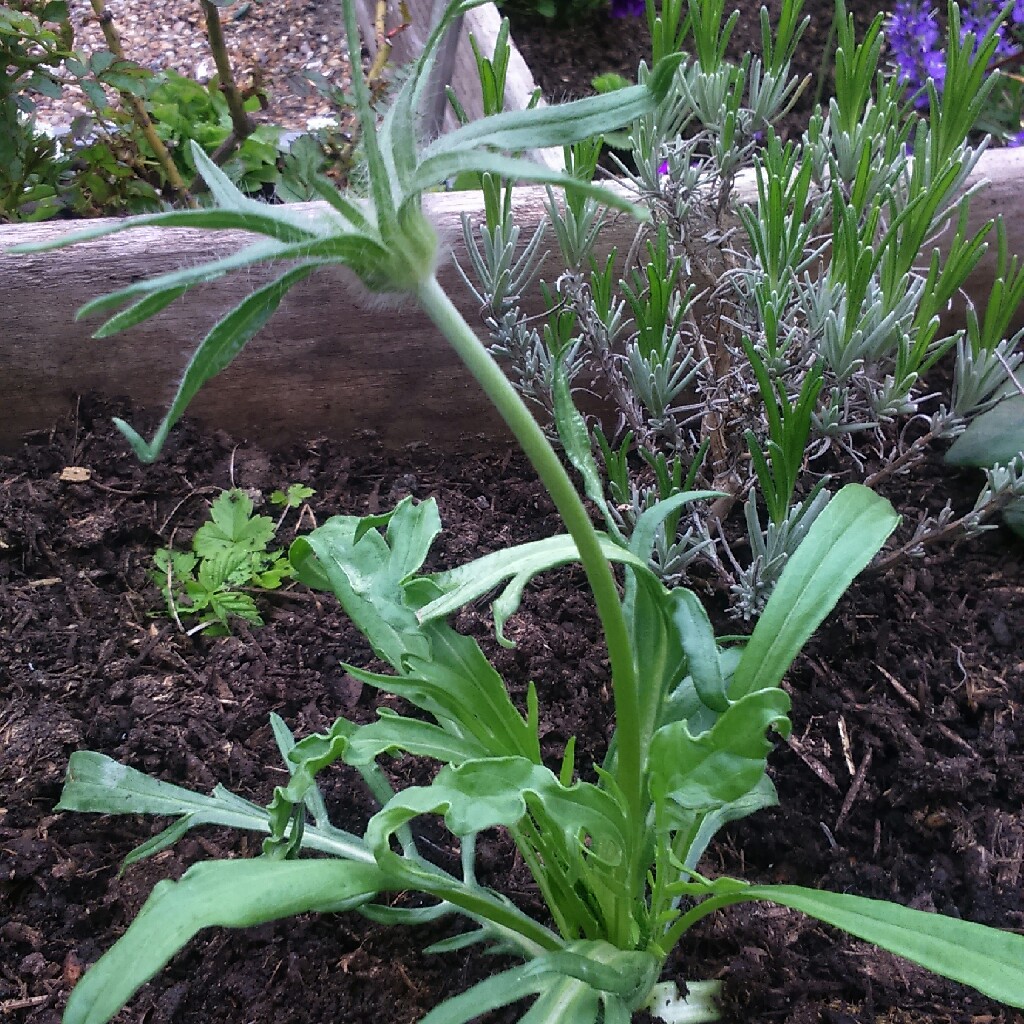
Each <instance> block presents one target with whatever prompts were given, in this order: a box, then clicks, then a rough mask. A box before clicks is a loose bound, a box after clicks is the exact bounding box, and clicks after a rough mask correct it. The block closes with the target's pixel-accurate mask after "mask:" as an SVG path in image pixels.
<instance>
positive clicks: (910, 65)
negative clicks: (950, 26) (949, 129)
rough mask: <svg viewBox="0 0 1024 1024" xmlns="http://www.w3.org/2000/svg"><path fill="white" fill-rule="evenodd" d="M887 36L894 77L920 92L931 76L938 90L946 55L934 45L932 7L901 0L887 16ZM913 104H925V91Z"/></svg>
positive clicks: (936, 36) (935, 29) (935, 31)
mask: <svg viewBox="0 0 1024 1024" xmlns="http://www.w3.org/2000/svg"><path fill="white" fill-rule="evenodd" d="M1022 2H1024V0H1022ZM887 37H888V40H889V46H890V47H891V48H892V54H893V58H894V59H895V61H896V69H897V77H898V79H899V81H901V82H902V83H903V84H904V85H906V87H907V91H908V92H914V93H917V92H920V90H921V89H922V88H923V87H924V85H925V84H926V83H927V82H928V80H929V79H931V81H933V82H934V83H935V88H936V90H938V91H939V92H941V91H942V85H943V82H944V81H945V78H946V55H945V54H944V53H943V52H942V50H941V49H940V48H939V47H938V45H937V44H938V42H939V23H938V19H937V18H936V16H935V10H934V8H931V7H929V8H927V9H922V8H921V7H919V6H918V5H917V3H916V0H900V3H898V4H896V7H895V9H894V10H893V13H892V14H891V15H890V17H889V25H888V32H887ZM914 105H915V106H917V107H919V108H923V107H926V106H928V97H927V95H926V94H924V93H921V94H920V95H919V96H918V97H917V99H916V100H915V101H914Z"/></svg>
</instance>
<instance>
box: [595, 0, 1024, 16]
mask: <svg viewBox="0 0 1024 1024" xmlns="http://www.w3.org/2000/svg"><path fill="white" fill-rule="evenodd" d="M1021 2H1022V3H1024V0H1021ZM646 10H647V4H646V2H645V0H610V6H609V11H608V13H609V14H610V15H611V16H612V17H613V18H639V17H641V15H643V13H644V12H645V11H646Z"/></svg>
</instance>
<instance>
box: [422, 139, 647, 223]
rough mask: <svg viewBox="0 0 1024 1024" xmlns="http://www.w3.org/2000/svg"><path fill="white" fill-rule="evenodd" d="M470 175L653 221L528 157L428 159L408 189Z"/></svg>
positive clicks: (477, 152) (484, 154) (480, 154)
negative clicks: (590, 201)
mask: <svg viewBox="0 0 1024 1024" xmlns="http://www.w3.org/2000/svg"><path fill="white" fill-rule="evenodd" d="M474 123H477V122H474ZM442 138H444V136H442ZM467 173H475V174H493V175H495V176H496V177H499V178H508V179H509V180H511V181H519V182H523V181H532V182H535V183H536V184H538V185H545V184H546V185H557V186H559V187H561V188H563V189H565V190H566V191H572V192H576V193H578V194H579V195H583V196H591V197H592V198H594V199H596V200H597V201H598V202H599V203H602V204H603V205H604V206H607V207H610V208H612V209H616V210H623V211H624V212H626V213H628V214H630V215H631V216H633V217H635V218H636V219H637V220H649V219H650V211H649V210H648V209H647V207H645V206H641V205H639V204H637V203H633V202H630V200H628V199H627V198H626V196H625V194H624V193H621V192H617V191H616V192H613V191H612V190H611V189H608V188H604V187H602V186H601V185H595V184H592V183H591V182H586V181H580V179H579V178H573V177H572V176H571V175H568V174H564V173H563V172H561V171H556V170H554V169H553V168H551V167H547V166H545V165H544V164H539V163H536V162H534V161H533V160H527V159H526V158H525V157H513V156H505V155H504V154H502V153H495V152H491V151H489V150H484V149H474V150H458V151H456V152H451V153H448V152H446V153H441V154H438V155H435V156H431V157H427V158H425V159H424V160H423V161H421V163H420V164H419V165H418V166H417V168H416V172H415V175H414V176H413V178H412V180H411V181H410V185H409V187H410V190H411V191H415V192H422V191H426V190H427V189H431V188H435V187H436V186H437V185H439V184H441V183H442V182H445V181H448V180H449V179H451V178H457V177H458V176H459V175H460V174H467Z"/></svg>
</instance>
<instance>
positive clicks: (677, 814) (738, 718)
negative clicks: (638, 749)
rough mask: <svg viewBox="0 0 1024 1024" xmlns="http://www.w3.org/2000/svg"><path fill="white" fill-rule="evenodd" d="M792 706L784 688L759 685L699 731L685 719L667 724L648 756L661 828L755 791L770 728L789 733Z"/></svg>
mask: <svg viewBox="0 0 1024 1024" xmlns="http://www.w3.org/2000/svg"><path fill="white" fill-rule="evenodd" d="M789 706H790V700H789V696H788V695H787V694H786V693H785V692H784V691H783V690H779V689H775V688H772V689H766V690H759V691H757V692H755V693H749V694H747V695H746V696H745V697H743V698H742V699H740V700H738V701H736V702H735V703H734V704H732V705H731V706H730V707H729V709H728V710H727V711H725V712H723V713H722V715H721V716H720V717H719V719H718V721H716V722H715V724H714V725H713V726H712V728H711V729H709V730H708V731H707V732H703V733H701V734H699V735H697V736H694V735H692V734H691V732H690V730H689V728H688V727H687V724H686V722H671V723H669V724H668V725H664V726H662V727H661V728H660V729H659V730H658V731H657V732H656V733H655V734H654V736H653V738H652V740H651V751H650V756H649V758H648V772H649V778H650V790H651V797H652V799H653V800H654V802H655V806H656V807H657V809H658V811H659V827H661V828H664V827H670V828H672V829H676V828H685V827H689V825H690V822H691V820H692V819H693V817H694V812H696V813H699V814H703V813H706V812H709V811H714V810H717V809H719V808H721V807H724V806H725V805H727V804H731V803H733V802H735V801H737V800H740V799H741V798H743V797H745V796H746V795H747V794H748V793H750V792H751V791H752V790H754V789H755V788H756V787H757V786H758V785H759V784H760V780H761V779H762V778H763V777H764V774H765V765H766V759H767V757H768V754H769V753H770V752H771V750H772V744H771V742H770V741H769V740H768V739H767V738H766V736H765V733H766V732H767V730H768V729H770V728H774V729H776V730H778V731H779V732H781V733H782V734H783V735H786V734H788V732H789V719H788V718H787V717H786V716H787V713H788V711H789Z"/></svg>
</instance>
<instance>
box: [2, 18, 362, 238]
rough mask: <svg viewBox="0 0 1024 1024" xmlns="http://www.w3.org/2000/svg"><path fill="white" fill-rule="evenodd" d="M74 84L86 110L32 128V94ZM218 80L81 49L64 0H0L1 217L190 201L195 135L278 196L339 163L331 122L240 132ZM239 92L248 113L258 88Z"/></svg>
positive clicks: (257, 188) (241, 176)
mask: <svg viewBox="0 0 1024 1024" xmlns="http://www.w3.org/2000/svg"><path fill="white" fill-rule="evenodd" d="M215 10H216V8H215V7H214V11H215ZM224 59H227V55H226V53H225V56H224ZM71 85H75V86H78V87H79V88H80V89H81V90H82V94H83V95H84V97H85V101H86V103H87V105H88V108H89V110H88V113H87V114H86V115H82V116H80V117H78V118H76V119H75V120H74V121H73V122H72V123H71V124H70V125H67V126H64V127H63V129H62V130H61V131H60V132H59V133H56V135H55V134H54V132H53V131H52V130H49V129H48V130H47V131H42V130H40V129H39V128H38V127H37V126H36V124H35V121H34V112H35V109H36V98H37V97H38V96H40V95H43V96H49V97H51V98H60V97H61V96H62V95H63V93H64V90H66V89H67V88H69V87H70V86H71ZM220 85H221V82H220V78H219V77H218V76H215V77H214V78H213V79H212V80H211V81H210V82H209V83H208V84H206V85H203V84H201V83H199V82H197V81H195V80H194V79H191V78H188V77H187V76H184V75H180V74H178V73H177V72H174V71H162V72H153V71H150V70H149V69H147V68H144V67H141V66H140V65H139V64H137V63H135V62H134V61H132V60H130V59H126V58H124V57H120V56H118V55H117V54H116V53H115V52H113V51H112V50H111V49H106V50H98V51H96V52H95V53H92V54H91V55H89V56H86V55H84V54H82V53H80V52H78V51H77V50H76V49H75V48H74V37H73V29H72V26H71V22H70V18H69V16H68V10H67V4H66V3H65V2H63V0H54V2H47V3H44V2H41V0H18V2H17V3H12V4H10V5H3V6H0V128H2V131H0V220H45V219H48V218H51V217H54V216H59V215H60V216H74V217H94V216H111V215H118V214H122V215H123V214H138V213H144V212H147V211H156V210H159V209H161V208H163V206H164V204H165V202H168V201H170V202H173V203H175V204H184V205H188V203H189V202H190V201H191V196H190V195H188V194H187V189H182V188H179V186H178V183H179V182H182V181H184V182H192V181H193V180H195V179H196V175H197V171H196V167H195V163H194V161H193V159H192V149H191V143H192V142H193V141H195V142H198V143H199V144H200V145H201V146H202V148H203V150H204V152H206V153H207V154H208V155H211V156H213V157H214V158H215V160H216V162H219V163H221V164H222V165H223V166H224V170H225V173H226V174H227V175H228V177H229V178H230V179H231V180H232V181H234V182H235V183H237V184H238V185H239V186H240V187H241V188H242V189H243V190H245V191H247V192H250V193H261V192H264V191H272V192H273V193H274V194H276V195H277V196H278V197H279V198H280V199H282V200H284V201H303V200H309V199H311V198H313V196H314V192H313V189H312V186H311V184H310V182H311V180H312V178H313V177H315V176H316V175H318V174H322V173H325V172H327V171H328V170H330V169H332V168H337V167H340V166H342V164H343V162H344V161H343V160H342V154H341V153H340V152H339V144H338V142H337V140H336V139H335V138H334V136H333V133H332V132H331V131H330V130H329V129H320V130H317V131H315V132H308V133H303V134H297V133H285V132H284V131H283V130H282V129H280V128H277V127H275V126H272V125H258V126H257V125H256V124H254V123H248V124H247V125H246V126H245V130H244V133H242V134H241V135H240V134H239V129H238V124H237V122H238V116H237V112H235V113H233V112H232V110H231V109H230V104H229V100H228V99H227V98H226V94H225V91H224V90H222V89H221V88H220ZM237 102H238V103H239V104H241V105H242V107H243V108H244V112H245V113H246V115H247V114H249V113H252V112H254V111H255V110H256V109H257V108H258V107H259V105H260V100H259V98H258V97H256V96H251V97H249V98H245V97H243V96H241V95H240V94H239V95H238V99H237ZM136 103H138V104H140V105H141V107H140V109H141V110H143V111H144V112H145V116H146V117H148V118H150V119H151V120H152V122H153V126H154V127H155V135H154V136H153V138H155V139H159V140H161V142H162V143H163V144H166V147H167V149H168V151H169V153H170V159H171V161H172V163H173V166H171V170H172V171H174V172H175V173H176V174H177V175H178V176H179V177H177V179H176V181H172V180H171V179H170V177H169V172H168V165H166V164H165V163H164V161H163V158H162V156H161V154H158V153H156V152H155V151H154V148H153V146H154V143H152V142H151V141H150V139H149V138H147V133H146V131H144V130H143V127H142V126H141V125H140V123H139V120H138V115H137V112H136V110H135V108H134V107H133V104H136ZM156 144H158V145H159V143H156Z"/></svg>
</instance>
